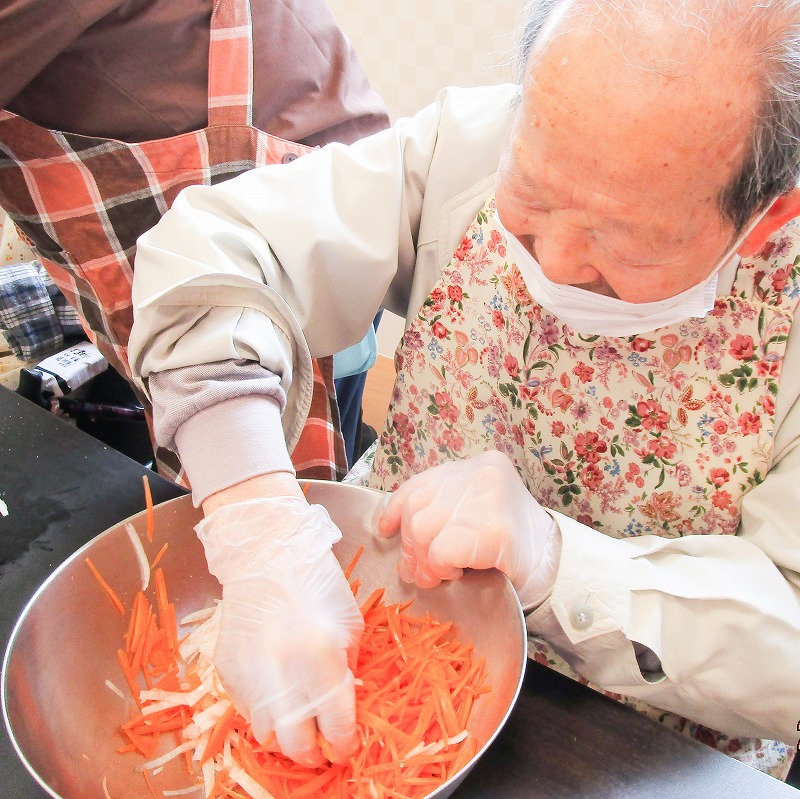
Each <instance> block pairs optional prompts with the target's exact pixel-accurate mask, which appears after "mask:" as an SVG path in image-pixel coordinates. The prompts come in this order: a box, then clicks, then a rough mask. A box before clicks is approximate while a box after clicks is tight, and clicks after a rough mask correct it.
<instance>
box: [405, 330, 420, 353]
mask: <svg viewBox="0 0 800 799" xmlns="http://www.w3.org/2000/svg"><path fill="white" fill-rule="evenodd" d="M403 344H404V346H406V347H408V349H410V350H419V349H422V336H421V335H420V332H419V330H417V328H416V327H410V328H409V329H408V330H406V332H405V333H404V334H403Z"/></svg>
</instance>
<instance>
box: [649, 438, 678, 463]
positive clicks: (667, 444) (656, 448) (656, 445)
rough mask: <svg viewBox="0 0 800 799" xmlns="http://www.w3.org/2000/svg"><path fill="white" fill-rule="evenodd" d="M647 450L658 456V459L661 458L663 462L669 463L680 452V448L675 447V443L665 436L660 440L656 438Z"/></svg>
mask: <svg viewBox="0 0 800 799" xmlns="http://www.w3.org/2000/svg"><path fill="white" fill-rule="evenodd" d="M647 448H648V449H649V450H650V451H651V452H652V453H653V455H655V456H656V458H659V459H660V460H662V461H668V460H669V459H670V458H672V457H673V456H674V455H675V453H676V452H677V451H678V447H677V446H676V445H675V443H674V442H672V441H670V439H668V438H665V437H664V436H661V437H660V438H654V439H653V440H652V441H651V442H650V443H649V444H648V445H647Z"/></svg>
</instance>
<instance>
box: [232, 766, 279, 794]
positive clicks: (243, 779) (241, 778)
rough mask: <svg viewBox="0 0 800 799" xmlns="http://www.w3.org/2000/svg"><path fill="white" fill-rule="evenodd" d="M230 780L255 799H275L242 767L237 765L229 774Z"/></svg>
mask: <svg viewBox="0 0 800 799" xmlns="http://www.w3.org/2000/svg"><path fill="white" fill-rule="evenodd" d="M228 775H229V776H230V778H231V779H232V780H233V781H234V782H236V783H238V784H239V785H240V786H241V787H242V788H244V790H245V791H247V793H249V794H250V796H252V797H253V799H275V797H274V796H273V795H272V794H271V793H270V792H269V791H268V790H267V789H266V788H264V787H263V786H262V785H259V784H258V783H257V782H256V781H255V780H254V779H253V778H252V777H251V776H250V775H249V774H248V773H247V772H246V771H245V770H244V769H243V768H242V767H241V766H237V765H236V764H235V763H234V765H232V766H231V768H230V771H229V772H228Z"/></svg>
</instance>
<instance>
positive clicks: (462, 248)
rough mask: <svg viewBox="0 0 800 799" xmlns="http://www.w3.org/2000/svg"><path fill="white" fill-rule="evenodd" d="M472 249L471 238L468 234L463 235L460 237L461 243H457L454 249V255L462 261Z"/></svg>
mask: <svg viewBox="0 0 800 799" xmlns="http://www.w3.org/2000/svg"><path fill="white" fill-rule="evenodd" d="M471 250H472V239H471V238H470V237H469V236H464V238H463V239H461V244H459V245H458V249H457V250H456V251H455V254H454V257H455V258H456V260H458V261H463V260H464V259H465V258H466V257H467V256H468V255H469V253H470V251H471Z"/></svg>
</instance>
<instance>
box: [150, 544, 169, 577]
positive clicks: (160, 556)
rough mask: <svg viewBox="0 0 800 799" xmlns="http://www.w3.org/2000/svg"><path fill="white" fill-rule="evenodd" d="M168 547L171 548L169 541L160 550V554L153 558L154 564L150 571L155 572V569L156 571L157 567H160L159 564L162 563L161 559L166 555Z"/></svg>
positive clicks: (151, 565)
mask: <svg viewBox="0 0 800 799" xmlns="http://www.w3.org/2000/svg"><path fill="white" fill-rule="evenodd" d="M167 547H169V541H167V543H166V544H164V546H163V547H161V549H159V550H158V554H157V555H156V556H155V558H153V562H152V563H151V564H150V571H153V569H155V567H156V566H158V564H159V563H161V558H163V557H164V553H165V552H166V551H167Z"/></svg>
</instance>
